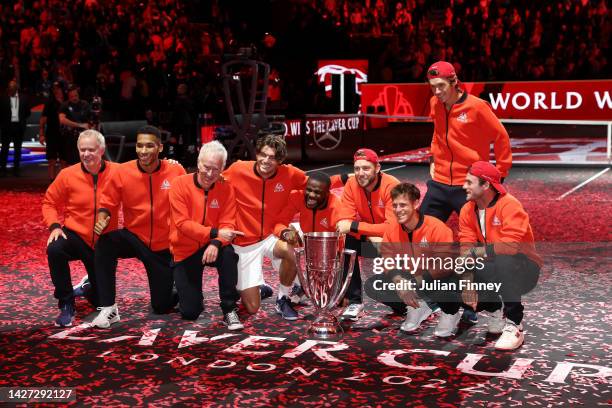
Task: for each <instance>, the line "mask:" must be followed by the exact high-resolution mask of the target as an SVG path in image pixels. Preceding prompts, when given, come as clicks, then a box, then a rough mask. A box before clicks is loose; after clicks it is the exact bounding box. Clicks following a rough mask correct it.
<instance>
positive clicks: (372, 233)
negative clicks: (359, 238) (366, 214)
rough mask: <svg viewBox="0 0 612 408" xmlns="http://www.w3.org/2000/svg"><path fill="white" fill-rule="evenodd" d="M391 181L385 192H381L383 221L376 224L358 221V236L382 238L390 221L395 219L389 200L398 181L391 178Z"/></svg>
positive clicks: (391, 203) (391, 202)
mask: <svg viewBox="0 0 612 408" xmlns="http://www.w3.org/2000/svg"><path fill="white" fill-rule="evenodd" d="M392 180H393V181H392V182H389V183H388V184H387V185H386V186H385V190H384V191H383V192H381V199H382V200H383V201H384V203H385V219H384V221H383V222H380V223H376V224H370V223H367V222H362V221H360V222H359V224H358V231H359V234H362V235H367V236H368V237H382V236H383V234H384V232H385V229H386V228H387V227H388V226H389V224H390V223H391V220H393V219H395V215H394V214H393V201H392V200H391V190H392V188H393V187H395V186H396V185H397V184H398V183H399V181H398V180H396V179H395V178H392Z"/></svg>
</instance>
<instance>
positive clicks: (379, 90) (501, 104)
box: [361, 80, 612, 120]
mask: <svg viewBox="0 0 612 408" xmlns="http://www.w3.org/2000/svg"><path fill="white" fill-rule="evenodd" d="M464 86H465V88H466V89H467V91H468V92H469V93H470V94H472V95H475V96H478V97H480V98H482V99H484V100H486V101H488V102H489V103H490V104H491V106H492V107H493V110H494V111H495V113H496V114H497V116H498V117H499V118H500V119H549V120H612V80H600V81H542V82H466V83H464ZM361 92H362V95H361V106H362V110H363V112H365V113H379V114H383V113H384V114H386V115H407V116H429V99H430V98H431V96H432V93H431V91H430V89H429V86H428V85H427V84H425V83H419V84H363V85H362V86H361Z"/></svg>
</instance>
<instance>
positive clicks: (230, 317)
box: [223, 310, 244, 330]
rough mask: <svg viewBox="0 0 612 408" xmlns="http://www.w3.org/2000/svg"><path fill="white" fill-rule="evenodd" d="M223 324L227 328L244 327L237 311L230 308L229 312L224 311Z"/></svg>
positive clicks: (236, 328)
mask: <svg viewBox="0 0 612 408" xmlns="http://www.w3.org/2000/svg"><path fill="white" fill-rule="evenodd" d="M223 324H224V325H226V326H227V329H228V330H242V329H244V325H243V324H242V323H241V322H240V318H239V317H238V313H236V311H235V310H232V311H231V312H229V313H226V314H225V316H223Z"/></svg>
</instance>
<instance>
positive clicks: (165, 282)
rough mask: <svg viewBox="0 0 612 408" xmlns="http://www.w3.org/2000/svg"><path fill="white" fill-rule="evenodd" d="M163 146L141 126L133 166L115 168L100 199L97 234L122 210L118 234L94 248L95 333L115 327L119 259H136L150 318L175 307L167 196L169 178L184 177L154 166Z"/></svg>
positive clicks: (164, 164)
mask: <svg viewBox="0 0 612 408" xmlns="http://www.w3.org/2000/svg"><path fill="white" fill-rule="evenodd" d="M163 148H164V146H163V144H162V142H161V133H160V131H159V129H157V128H155V127H153V126H144V127H142V128H141V129H139V130H138V132H137V135H136V154H137V156H138V159H137V160H132V161H129V162H127V163H123V164H121V165H119V166H118V168H117V172H116V173H115V174H114V177H113V178H112V179H111V181H110V183H109V185H108V188H107V189H106V190H105V192H104V194H103V195H102V200H101V203H100V204H101V208H100V210H99V211H98V219H97V222H96V225H95V232H96V234H102V233H103V232H104V230H105V228H106V226H107V225H108V223H109V221H110V220H115V219H117V217H118V213H117V212H116V211H115V212H113V211H111V210H109V208H111V207H118V206H119V204H122V205H123V228H122V229H120V230H117V231H112V232H109V233H105V234H102V235H101V236H100V240H99V242H98V245H97V246H96V257H95V263H96V272H97V275H96V278H97V284H98V287H99V289H98V292H99V296H100V306H101V307H100V313H99V314H98V316H97V317H96V318H95V319H94V320H93V322H92V324H93V325H94V326H97V327H100V328H106V327H109V326H110V325H111V324H112V323H115V322H118V321H119V319H120V317H119V310H118V308H117V305H116V304H115V295H116V282H115V280H116V273H117V261H118V259H119V258H138V259H139V260H140V261H142V263H143V264H144V267H145V270H146V272H147V277H148V280H149V292H150V294H151V306H152V308H153V313H155V314H163V313H167V312H169V311H170V309H172V307H174V305H176V302H177V299H176V294H173V278H172V268H171V260H172V256H171V255H170V250H169V232H170V226H169V219H170V203H169V201H168V192H169V191H170V187H171V183H172V181H173V180H174V178H176V177H178V176H181V175H183V174H185V169H184V168H183V166H181V165H177V164H171V163H169V162H168V161H166V160H160V159H159V155H160V153H161V152H162V150H163Z"/></svg>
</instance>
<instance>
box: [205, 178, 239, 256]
mask: <svg viewBox="0 0 612 408" xmlns="http://www.w3.org/2000/svg"><path fill="white" fill-rule="evenodd" d="M224 184H225V185H226V186H227V190H225V192H224V193H225V197H223V199H224V203H223V205H222V208H223V209H224V210H223V211H222V212H221V215H220V216H219V225H218V226H217V229H232V230H235V229H236V213H237V209H236V193H235V192H234V187H233V186H232V185H231V184H229V183H224ZM209 237H210V233H209ZM215 239H217V240H219V241H220V242H221V244H222V245H223V246H225V245H229V244H230V242H229V241H226V240H225V239H222V238H221V237H216V238H215Z"/></svg>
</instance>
